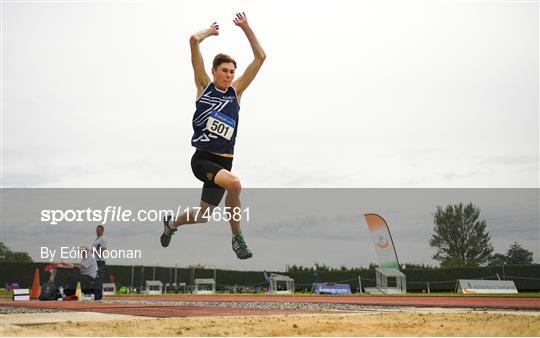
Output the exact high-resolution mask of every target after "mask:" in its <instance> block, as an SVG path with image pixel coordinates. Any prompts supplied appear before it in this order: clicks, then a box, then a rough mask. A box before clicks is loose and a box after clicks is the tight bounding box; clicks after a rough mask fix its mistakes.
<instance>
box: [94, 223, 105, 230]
mask: <svg viewBox="0 0 540 338" xmlns="http://www.w3.org/2000/svg"><path fill="white" fill-rule="evenodd" d="M97 228H101V229H103V230H105V227H104V226H103V225H101V224H100V225H98V226H97V227H96V229H97Z"/></svg>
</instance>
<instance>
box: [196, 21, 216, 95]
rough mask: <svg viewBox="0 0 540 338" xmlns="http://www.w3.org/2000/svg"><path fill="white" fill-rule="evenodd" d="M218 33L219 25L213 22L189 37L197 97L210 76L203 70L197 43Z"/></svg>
mask: <svg viewBox="0 0 540 338" xmlns="http://www.w3.org/2000/svg"><path fill="white" fill-rule="evenodd" d="M218 34H219V25H218V24H217V22H214V23H213V24H211V25H210V27H209V28H206V29H203V30H202V31H200V32H197V33H195V34H193V35H192V36H191V37H190V38H189V45H190V47H191V64H192V65H193V72H194V75H195V85H196V86H197V97H198V96H200V95H201V94H202V92H203V90H204V88H205V87H206V85H207V84H208V83H209V82H210V78H209V77H208V74H206V71H205V70H204V61H203V58H202V55H201V49H200V47H199V44H200V43H201V42H202V41H203V40H204V39H206V38H207V37H209V36H212V35H218Z"/></svg>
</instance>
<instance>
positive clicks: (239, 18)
mask: <svg viewBox="0 0 540 338" xmlns="http://www.w3.org/2000/svg"><path fill="white" fill-rule="evenodd" d="M233 22H234V24H235V25H237V26H238V27H240V28H244V27H247V26H248V21H247V16H246V13H244V12H242V13H236V18H234V20H233Z"/></svg>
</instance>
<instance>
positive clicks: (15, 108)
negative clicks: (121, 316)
mask: <svg viewBox="0 0 540 338" xmlns="http://www.w3.org/2000/svg"><path fill="white" fill-rule="evenodd" d="M2 9H3V10H2V28H3V29H2V57H3V60H2V61H3V64H2V84H3V87H2V94H3V102H2V112H3V115H2V142H3V144H2V158H3V171H2V177H3V182H2V184H3V186H9V187H169V186H173V187H198V186H200V183H199V182H198V181H197V180H196V179H195V178H194V177H193V175H192V173H191V168H190V166H189V160H190V158H191V155H192V152H193V149H192V147H191V145H190V138H191V135H192V129H191V117H192V115H193V112H194V99H195V86H194V84H193V76H192V70H191V64H190V54H189V45H188V39H189V36H190V35H191V34H192V33H193V32H195V31H198V30H200V29H202V28H205V27H207V26H208V25H209V24H210V23H211V22H213V21H218V23H220V27H221V32H220V36H219V37H212V38H208V39H207V40H206V41H204V42H203V44H202V52H203V55H204V57H205V60H206V64H207V70H208V71H209V68H210V62H211V59H212V57H213V56H214V55H215V54H216V53H218V52H225V53H229V54H231V55H232V56H234V57H235V58H236V59H237V61H238V64H239V71H240V72H242V71H243V69H244V68H245V66H246V65H247V64H248V63H249V62H250V61H251V58H252V54H251V51H250V48H249V44H248V42H247V40H246V39H245V37H244V35H243V33H242V31H241V30H240V29H239V28H238V27H236V26H234V24H233V23H232V19H233V17H234V13H235V12H236V11H240V10H242V11H245V12H246V14H247V15H248V19H249V22H250V24H251V26H252V27H253V29H254V31H255V32H256V34H257V36H258V37H259V39H260V41H261V44H262V46H263V47H264V49H265V51H266V52H267V54H268V58H267V61H266V63H265V64H264V66H263V68H262V69H261V71H260V74H259V75H258V76H257V78H256V79H255V81H254V82H253V85H252V86H251V87H250V88H249V89H248V90H247V91H246V93H245V95H244V96H243V101H242V109H241V112H240V116H241V118H240V127H239V135H238V139H237V148H236V155H237V156H236V159H235V163H234V171H235V172H236V173H237V174H238V175H239V177H240V178H241V180H242V181H243V184H244V186H246V187H291V186H292V187H538V10H537V9H538V4H537V2H527V1H519V2H501V1H496V2H494V1H472V2H470V1H457V2H451V1H431V2H430V1H291V2H287V3H286V6H285V5H284V4H282V5H280V3H279V2H278V3H276V2H273V1H256V2H254V1H233V2H230V1H229V2H228V1H211V0H210V1H204V2H193V1H189V2H186V1H118V2H113V1H84V2H83V1H61V2H45V1H33V2H24V1H3V2H2Z"/></svg>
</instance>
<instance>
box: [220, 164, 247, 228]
mask: <svg viewBox="0 0 540 338" xmlns="http://www.w3.org/2000/svg"><path fill="white" fill-rule="evenodd" d="M214 182H215V183H216V184H217V185H219V186H220V187H222V188H224V189H225V190H227V196H226V197H225V206H227V207H230V212H231V213H233V210H234V208H237V207H238V208H240V192H241V191H242V185H241V184H240V180H239V179H238V177H236V176H235V175H233V174H232V173H231V172H230V171H228V170H226V169H221V170H220V171H218V173H217V174H216V177H215V178H214ZM229 224H230V225H231V232H232V234H233V235H238V234H240V233H241V231H240V221H239V220H238V221H235V220H234V219H233V218H232V217H231V220H230V221H229Z"/></svg>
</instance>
